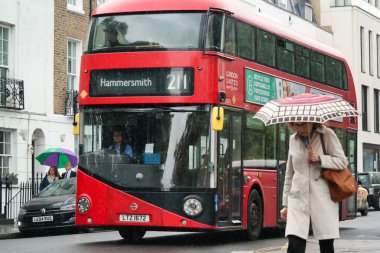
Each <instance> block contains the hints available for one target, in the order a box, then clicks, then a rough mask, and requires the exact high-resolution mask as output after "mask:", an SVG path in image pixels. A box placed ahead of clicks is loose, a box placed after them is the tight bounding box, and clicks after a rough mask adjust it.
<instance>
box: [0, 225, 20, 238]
mask: <svg viewBox="0 0 380 253" xmlns="http://www.w3.org/2000/svg"><path fill="white" fill-rule="evenodd" d="M20 235H21V233H20V231H19V230H18V228H17V225H16V224H0V240H1V239H12V238H18V237H19V236H20Z"/></svg>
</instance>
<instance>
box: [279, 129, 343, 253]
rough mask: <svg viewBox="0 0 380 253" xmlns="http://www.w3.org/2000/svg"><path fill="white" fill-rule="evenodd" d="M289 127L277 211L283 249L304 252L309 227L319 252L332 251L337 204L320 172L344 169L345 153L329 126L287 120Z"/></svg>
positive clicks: (337, 216)
mask: <svg viewBox="0 0 380 253" xmlns="http://www.w3.org/2000/svg"><path fill="white" fill-rule="evenodd" d="M289 127H290V129H291V130H293V131H295V133H294V134H293V135H292V136H291V137H290V140H289V153H288V161H287V167H286V172H285V182H284V191H283V200H282V201H283V206H284V207H283V209H282V210H281V211H280V214H281V218H282V219H285V220H287V224H286V231H285V236H287V237H288V240H289V244H288V251H287V252H288V253H293V252H294V253H302V252H305V249H306V239H307V238H308V235H309V227H310V226H311V227H312V229H313V235H314V238H315V239H317V240H319V245H320V251H321V253H333V252H334V239H335V238H339V203H336V202H334V201H332V200H331V197H330V191H329V187H328V184H327V182H326V181H325V180H324V179H322V178H321V177H320V173H321V169H322V168H329V169H336V170H340V169H342V168H344V167H345V166H347V164H348V162H347V159H346V156H345V154H344V151H343V148H342V146H341V143H340V141H339V139H338V137H337V136H336V134H335V133H334V131H333V130H332V129H330V128H327V127H326V126H324V125H321V124H318V123H310V122H291V123H289ZM321 138H324V142H325V145H326V146H325V148H326V150H327V154H324V152H323V147H322V141H321Z"/></svg>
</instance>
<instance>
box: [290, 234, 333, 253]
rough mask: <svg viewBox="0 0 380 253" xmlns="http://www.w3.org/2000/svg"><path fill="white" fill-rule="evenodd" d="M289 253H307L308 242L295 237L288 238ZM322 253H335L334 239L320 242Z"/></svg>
mask: <svg viewBox="0 0 380 253" xmlns="http://www.w3.org/2000/svg"><path fill="white" fill-rule="evenodd" d="M288 240H289V243H288V251H287V252H288V253H305V250H306V240H305V239H302V238H300V237H298V236H295V235H289V236H288ZM319 248H320V250H321V253H334V239H328V240H319Z"/></svg>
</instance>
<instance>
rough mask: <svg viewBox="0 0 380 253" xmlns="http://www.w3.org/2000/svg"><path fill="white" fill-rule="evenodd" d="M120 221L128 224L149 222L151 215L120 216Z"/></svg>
mask: <svg viewBox="0 0 380 253" xmlns="http://www.w3.org/2000/svg"><path fill="white" fill-rule="evenodd" d="M120 221H126V222H149V221H150V219H149V215H144V214H120Z"/></svg>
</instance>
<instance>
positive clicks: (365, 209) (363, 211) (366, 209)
mask: <svg viewBox="0 0 380 253" xmlns="http://www.w3.org/2000/svg"><path fill="white" fill-rule="evenodd" d="M360 214H361V215H362V216H367V214H368V204H367V206H366V207H365V208H364V209H363V210H360Z"/></svg>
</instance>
